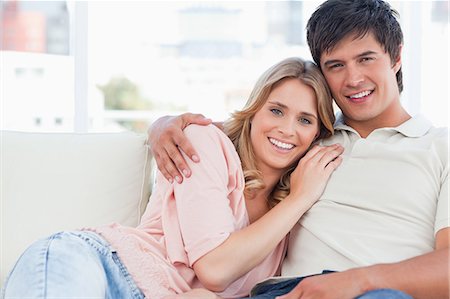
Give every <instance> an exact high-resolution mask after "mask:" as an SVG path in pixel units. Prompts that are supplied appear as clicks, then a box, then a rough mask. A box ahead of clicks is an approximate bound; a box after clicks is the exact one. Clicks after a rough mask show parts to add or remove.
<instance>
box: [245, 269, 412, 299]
mask: <svg viewBox="0 0 450 299" xmlns="http://www.w3.org/2000/svg"><path fill="white" fill-rule="evenodd" d="M331 272H333V271H328V270H325V271H323V272H322V274H327V273H331ZM322 274H317V275H322ZM306 277H309V276H305V277H297V278H292V279H289V280H285V281H282V282H278V283H275V284H267V285H263V286H261V287H260V288H259V289H258V291H257V293H256V294H255V295H253V296H252V297H248V298H249V299H250V298H251V299H273V298H275V297H277V296H281V295H284V294H287V293H289V292H290V291H291V290H292V289H293V288H294V287H295V286H296V285H297V284H299V283H300V281H302V279H304V278H306ZM355 299H413V298H412V297H411V296H409V295H407V294H405V293H403V292H400V291H397V290H391V289H379V290H374V291H370V292H367V293H365V294H362V295H360V296H358V297H356V298H355Z"/></svg>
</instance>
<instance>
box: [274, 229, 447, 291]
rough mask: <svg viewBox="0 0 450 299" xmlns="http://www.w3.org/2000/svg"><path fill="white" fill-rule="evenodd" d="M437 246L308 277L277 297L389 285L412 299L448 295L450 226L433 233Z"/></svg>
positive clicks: (367, 289)
mask: <svg viewBox="0 0 450 299" xmlns="http://www.w3.org/2000/svg"><path fill="white" fill-rule="evenodd" d="M435 247H436V249H435V250H434V251H433V252H430V253H427V254H424V255H420V256H417V257H414V258H411V259H408V260H405V261H401V262H398V263H392V264H378V265H373V266H367V267H361V268H354V269H350V270H347V271H343V272H338V273H331V274H327V275H319V276H313V277H308V278H306V279H304V280H302V281H301V282H300V283H299V284H298V285H297V286H296V287H295V288H294V289H293V290H292V291H291V292H290V293H289V294H287V295H285V296H282V297H279V298H280V299H293V298H296V299H297V298H302V299H311V298H317V299H324V298H343V299H352V298H355V297H356V296H358V295H361V294H363V293H365V292H368V291H371V290H375V289H382V288H389V289H396V290H400V291H403V292H405V293H407V294H409V295H411V296H412V297H414V298H415V299H434V298H436V299H448V298H450V291H449V288H450V286H449V284H450V275H449V265H450V259H449V256H450V228H444V229H441V230H440V231H439V232H438V233H437V234H436V246H435Z"/></svg>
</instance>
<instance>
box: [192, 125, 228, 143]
mask: <svg viewBox="0 0 450 299" xmlns="http://www.w3.org/2000/svg"><path fill="white" fill-rule="evenodd" d="M184 134H185V135H186V137H187V138H189V140H190V141H191V142H193V141H194V142H193V143H195V140H198V142H200V143H205V142H208V141H212V140H216V141H220V142H225V143H229V145H231V146H233V144H232V142H231V140H230V139H229V138H228V136H227V135H226V134H225V133H224V132H223V131H222V130H220V129H219V128H217V127H216V126H215V125H212V124H210V125H207V126H201V125H195V124H192V125H189V126H187V127H186V128H185V129H184Z"/></svg>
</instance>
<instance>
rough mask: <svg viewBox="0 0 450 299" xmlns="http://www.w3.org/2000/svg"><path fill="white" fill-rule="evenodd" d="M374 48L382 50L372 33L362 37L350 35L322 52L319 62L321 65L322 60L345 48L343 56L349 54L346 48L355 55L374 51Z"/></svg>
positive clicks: (354, 34)
mask: <svg viewBox="0 0 450 299" xmlns="http://www.w3.org/2000/svg"><path fill="white" fill-rule="evenodd" d="M374 47H376V48H382V45H381V44H380V43H379V42H378V40H377V39H376V38H375V35H374V34H373V33H371V32H367V33H366V34H363V35H361V34H357V33H350V34H348V35H347V36H345V37H344V38H342V39H341V40H340V41H339V42H338V43H336V44H335V45H334V46H332V47H330V48H328V49H326V50H325V51H323V52H322V55H321V57H320V62H321V63H322V62H323V61H322V60H323V59H325V58H330V57H332V56H334V55H337V54H339V52H341V49H342V48H345V52H344V53H345V54H349V53H348V52H347V51H348V48H351V50H353V51H354V52H355V53H358V52H360V53H363V52H367V51H374Z"/></svg>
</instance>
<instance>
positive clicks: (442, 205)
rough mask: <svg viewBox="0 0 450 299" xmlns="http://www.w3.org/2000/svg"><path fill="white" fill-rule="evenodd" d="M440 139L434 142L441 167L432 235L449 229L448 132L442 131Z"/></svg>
mask: <svg viewBox="0 0 450 299" xmlns="http://www.w3.org/2000/svg"><path fill="white" fill-rule="evenodd" d="M442 131H443V133H442V135H443V136H442V137H441V138H438V139H437V141H436V142H435V148H436V152H437V153H438V155H439V157H440V160H441V161H442V162H441V165H442V172H441V180H440V184H441V188H440V192H439V196H438V202H437V210H436V219H435V223H434V233H435V234H436V233H437V232H438V231H439V230H441V229H443V228H447V227H450V204H449V200H450V199H449V189H448V171H449V165H448V130H447V129H445V130H442Z"/></svg>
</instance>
